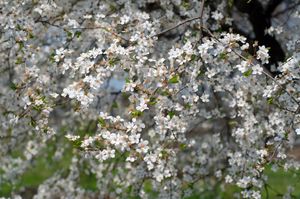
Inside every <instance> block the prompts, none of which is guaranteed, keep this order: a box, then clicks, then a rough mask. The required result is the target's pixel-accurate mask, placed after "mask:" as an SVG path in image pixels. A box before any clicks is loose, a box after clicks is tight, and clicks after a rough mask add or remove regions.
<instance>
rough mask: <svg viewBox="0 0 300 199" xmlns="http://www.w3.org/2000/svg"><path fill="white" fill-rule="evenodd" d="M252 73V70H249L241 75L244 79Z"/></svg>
mask: <svg viewBox="0 0 300 199" xmlns="http://www.w3.org/2000/svg"><path fill="white" fill-rule="evenodd" d="M252 72H253V70H252V69H249V70H247V71H246V72H244V73H243V75H244V76H245V77H249V76H250V75H251V74H252Z"/></svg>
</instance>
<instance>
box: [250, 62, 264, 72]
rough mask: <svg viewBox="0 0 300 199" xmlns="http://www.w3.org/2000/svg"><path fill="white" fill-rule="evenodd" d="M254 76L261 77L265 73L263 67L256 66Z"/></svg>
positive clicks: (253, 68)
mask: <svg viewBox="0 0 300 199" xmlns="http://www.w3.org/2000/svg"><path fill="white" fill-rule="evenodd" d="M252 70H253V72H252V74H253V75H261V74H262V73H263V71H264V69H263V67H261V66H260V65H259V64H256V65H254V66H253V67H252Z"/></svg>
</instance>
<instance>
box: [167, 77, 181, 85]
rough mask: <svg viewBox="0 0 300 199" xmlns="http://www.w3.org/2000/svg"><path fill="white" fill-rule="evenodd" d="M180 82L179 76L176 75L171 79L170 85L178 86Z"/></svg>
mask: <svg viewBox="0 0 300 199" xmlns="http://www.w3.org/2000/svg"><path fill="white" fill-rule="evenodd" d="M178 82H179V75H174V76H173V77H172V78H171V79H169V83H170V84H176V83H178Z"/></svg>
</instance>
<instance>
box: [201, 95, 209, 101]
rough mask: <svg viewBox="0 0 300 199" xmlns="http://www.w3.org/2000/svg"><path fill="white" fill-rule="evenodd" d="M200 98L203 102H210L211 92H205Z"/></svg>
mask: <svg viewBox="0 0 300 199" xmlns="http://www.w3.org/2000/svg"><path fill="white" fill-rule="evenodd" d="M200 99H201V100H202V102H209V94H203V95H202V96H201V97H200Z"/></svg>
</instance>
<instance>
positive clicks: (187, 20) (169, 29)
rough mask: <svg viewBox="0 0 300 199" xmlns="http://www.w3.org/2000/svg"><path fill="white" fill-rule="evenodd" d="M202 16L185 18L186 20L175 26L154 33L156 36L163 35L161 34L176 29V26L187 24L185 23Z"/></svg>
mask: <svg viewBox="0 0 300 199" xmlns="http://www.w3.org/2000/svg"><path fill="white" fill-rule="evenodd" d="M200 18H201V17H200V16H198V17H193V18H190V19H186V20H184V21H182V22H180V23H178V24H177V25H175V26H173V27H171V28H168V29H166V30H163V31H161V32H160V33H157V34H156V35H154V36H156V37H158V36H161V35H163V34H165V33H167V32H169V31H171V30H174V29H175V28H177V27H179V26H181V25H183V24H185V23H188V22H191V21H194V20H197V19H200Z"/></svg>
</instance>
